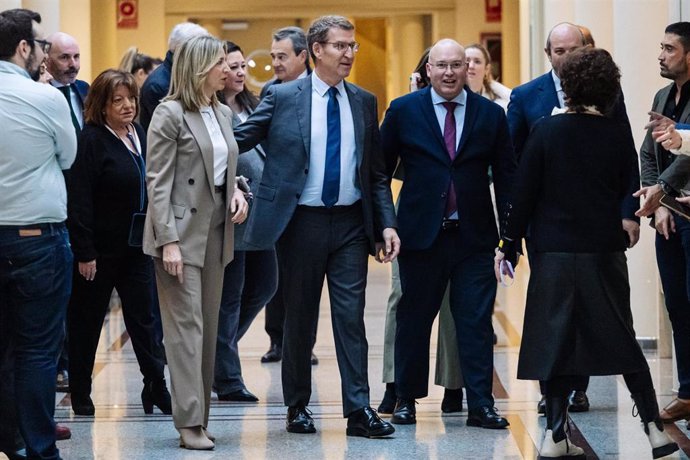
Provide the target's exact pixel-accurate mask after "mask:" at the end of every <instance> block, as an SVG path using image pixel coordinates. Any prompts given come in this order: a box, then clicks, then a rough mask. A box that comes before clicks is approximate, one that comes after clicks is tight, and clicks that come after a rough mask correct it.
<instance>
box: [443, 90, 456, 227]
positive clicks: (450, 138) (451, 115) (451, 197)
mask: <svg viewBox="0 0 690 460" xmlns="http://www.w3.org/2000/svg"><path fill="white" fill-rule="evenodd" d="M456 105H458V104H457V102H444V103H443V107H445V108H446V122H445V124H444V125H443V140H444V141H445V143H446V150H447V151H448V155H449V156H450V161H453V160H454V159H455V153H456V146H455V106H456ZM457 209H458V206H457V201H456V196H455V187H454V186H453V179H452V178H451V180H450V185H449V186H448V201H446V217H450V216H451V215H453V213H454V212H455V211H457Z"/></svg>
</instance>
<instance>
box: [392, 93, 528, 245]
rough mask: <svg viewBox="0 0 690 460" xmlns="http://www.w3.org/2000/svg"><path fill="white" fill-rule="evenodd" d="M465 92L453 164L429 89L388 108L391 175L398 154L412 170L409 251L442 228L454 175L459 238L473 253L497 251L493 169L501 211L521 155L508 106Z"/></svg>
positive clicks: (405, 239) (406, 226) (403, 211)
mask: <svg viewBox="0 0 690 460" xmlns="http://www.w3.org/2000/svg"><path fill="white" fill-rule="evenodd" d="M465 91H466V92H467V107H466V110H465V121H464V127H463V131H462V136H461V138H460V142H459V145H458V152H457V155H456V157H455V160H454V161H452V162H451V160H450V157H449V155H448V153H447V152H446V147H445V142H444V140H443V133H442V132H441V127H440V126H439V123H438V120H437V118H436V113H435V112H434V107H433V103H432V101H431V88H430V87H427V88H424V89H422V90H419V91H415V92H413V93H410V94H408V95H406V96H403V97H400V98H398V99H395V100H394V101H393V102H392V103H391V105H390V107H389V108H388V111H387V112H386V117H385V119H384V121H383V124H382V125H381V143H382V148H383V151H384V155H385V157H386V164H387V171H388V176H389V177H391V176H392V174H393V171H394V169H395V167H396V164H397V162H398V159H400V161H401V162H402V166H403V167H404V169H405V182H404V184H403V187H402V190H401V192H400V204H399V206H398V234H399V235H400V240H401V247H402V250H403V251H405V250H422V249H427V248H429V247H430V246H431V244H432V243H433V242H434V240H435V239H436V236H437V235H438V233H439V231H440V230H441V222H442V220H443V216H444V213H445V207H446V200H447V197H446V194H447V191H448V187H449V185H450V181H451V180H453V183H454V186H455V192H456V196H457V205H458V216H459V219H460V232H459V235H460V237H461V238H462V239H463V244H464V245H466V246H465V247H466V248H467V249H468V251H469V252H482V251H489V252H492V251H493V250H494V248H495V247H496V244H497V243H498V233H497V229H496V219H495V215H494V211H493V204H492V201H491V194H490V191H489V184H490V179H489V167H491V170H492V173H493V180H494V186H495V190H496V201H497V205H498V211H499V213H501V214H502V213H504V212H505V210H506V206H507V204H508V199H509V193H510V189H511V186H512V181H513V175H514V173H515V168H516V161H515V155H514V153H513V148H512V144H511V141H510V136H509V135H508V124H507V123H506V117H505V113H504V112H503V109H502V108H501V107H500V106H499V105H497V104H495V103H493V102H491V101H489V100H488V99H486V98H484V97H482V96H480V95H478V94H475V93H473V92H472V91H471V90H470V89H469V88H467V87H465Z"/></svg>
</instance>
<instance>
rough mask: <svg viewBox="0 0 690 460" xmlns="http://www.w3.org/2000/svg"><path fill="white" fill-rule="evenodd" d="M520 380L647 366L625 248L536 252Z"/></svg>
mask: <svg viewBox="0 0 690 460" xmlns="http://www.w3.org/2000/svg"><path fill="white" fill-rule="evenodd" d="M530 267H531V270H532V273H531V277H530V281H529V287H528V290H527V306H526V308H525V322H524V327H523V331H522V345H521V347H520V360H519V363H518V378H519V379H524V380H549V379H551V378H553V377H556V376H564V375H616V374H627V373H631V372H639V371H645V370H648V369H649V367H648V366H647V361H646V360H645V357H644V355H643V354H642V350H641V349H640V346H639V344H638V343H637V340H636V338H635V331H634V330H633V320H632V313H631V311H630V285H629V283H628V266H627V261H626V257H625V253H623V252H609V253H553V252H549V253H532V254H530Z"/></svg>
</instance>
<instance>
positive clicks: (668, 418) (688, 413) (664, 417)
mask: <svg viewBox="0 0 690 460" xmlns="http://www.w3.org/2000/svg"><path fill="white" fill-rule="evenodd" d="M659 418H660V419H661V421H662V422H664V423H673V422H675V421H677V420H681V419H685V420H690V400H688V399H679V398H676V399H674V400H673V401H671V402H670V403H668V405H667V406H666V407H664V408H663V409H661V411H660V412H659Z"/></svg>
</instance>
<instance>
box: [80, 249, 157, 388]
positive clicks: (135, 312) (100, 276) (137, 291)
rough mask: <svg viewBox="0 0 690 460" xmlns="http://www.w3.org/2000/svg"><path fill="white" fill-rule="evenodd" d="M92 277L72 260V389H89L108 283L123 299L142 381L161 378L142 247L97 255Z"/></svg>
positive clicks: (147, 261)
mask: <svg viewBox="0 0 690 460" xmlns="http://www.w3.org/2000/svg"><path fill="white" fill-rule="evenodd" d="M96 270H97V271H96V277H95V278H94V280H93V281H86V280H85V279H84V277H83V276H81V274H79V270H78V263H77V262H76V261H75V263H74V278H73V288H72V297H71V298H70V302H69V307H68V309H67V326H68V331H69V334H70V341H69V355H70V360H69V374H70V391H71V392H72V393H79V394H90V393H91V374H92V372H93V366H94V361H95V358H96V349H97V348H98V340H99V338H100V335H101V328H102V327H103V320H104V319H105V315H106V312H107V310H108V304H109V303H110V296H111V294H112V292H113V288H114V289H117V292H118V294H119V295H120V299H121V300H122V314H123V317H124V321H125V327H126V328H127V332H128V333H129V337H130V339H131V340H132V346H133V348H134V353H135V355H136V357H137V361H138V362H139V369H140V371H141V373H142V375H143V376H144V381H157V380H162V379H164V378H165V377H164V374H163V368H164V362H163V360H162V358H161V357H162V352H161V350H160V349H159V347H160V345H159V343H158V342H157V340H156V334H155V331H154V319H153V313H152V307H151V305H152V298H151V289H150V283H151V282H152V276H153V262H152V261H151V258H150V257H149V256H147V255H144V254H143V253H142V252H141V249H138V248H128V249H127V250H126V251H125V252H124V253H123V254H122V256H119V257H100V258H98V259H97V260H96Z"/></svg>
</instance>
